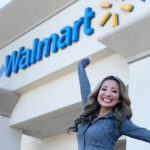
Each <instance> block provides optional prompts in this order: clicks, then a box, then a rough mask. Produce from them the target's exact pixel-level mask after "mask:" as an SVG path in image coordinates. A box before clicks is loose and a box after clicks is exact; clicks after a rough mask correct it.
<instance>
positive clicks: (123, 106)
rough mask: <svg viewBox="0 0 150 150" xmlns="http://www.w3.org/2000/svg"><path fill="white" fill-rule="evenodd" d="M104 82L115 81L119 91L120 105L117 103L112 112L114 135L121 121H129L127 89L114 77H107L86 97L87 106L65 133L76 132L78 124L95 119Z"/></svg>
mask: <svg viewBox="0 0 150 150" xmlns="http://www.w3.org/2000/svg"><path fill="white" fill-rule="evenodd" d="M106 80H113V81H116V82H117V83H118V85H119V91H120V97H119V99H120V101H121V102H120V103H118V104H117V105H116V106H115V107H114V108H113V111H112V117H113V118H114V120H115V133H118V132H119V130H120V128H121V124H122V121H123V119H125V118H127V119H131V117H132V110H131V107H130V105H131V102H130V99H129V96H128V94H127V89H126V87H125V85H124V83H123V82H122V81H121V79H119V78H118V77H115V76H107V77H105V78H104V79H103V80H102V81H101V82H100V83H99V84H98V85H97V87H96V88H95V90H94V91H93V92H92V93H91V94H90V95H89V96H88V100H89V104H87V105H85V107H84V111H83V113H82V114H81V115H80V116H79V117H78V118H76V119H75V120H74V122H73V125H72V126H70V127H69V128H68V129H67V132H68V133H69V132H77V130H78V127H79V125H80V124H82V123H85V122H91V121H92V119H93V117H95V114H96V113H99V111H100V108H101V107H100V104H99V103H98V100H97V97H98V93H99V90H100V88H101V86H102V84H103V83H104V81H106Z"/></svg>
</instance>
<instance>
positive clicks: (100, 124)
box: [77, 58, 150, 150]
mask: <svg viewBox="0 0 150 150" xmlns="http://www.w3.org/2000/svg"><path fill="white" fill-rule="evenodd" d="M89 63H90V60H89V58H85V59H82V60H81V61H80V63H79V64H78V76H79V82H80V90H81V97H82V103H83V106H84V105H86V104H87V103H88V98H87V97H88V95H89V94H90V92H91V88H90V83H89V80H88V77H87V74H86V71H85V68H86V66H87V65H88V64H89ZM114 130H115V127H114V119H113V117H112V113H108V114H106V115H104V116H102V117H101V118H99V119H97V120H96V121H95V122H94V123H93V124H91V123H90V122H86V123H84V124H81V125H80V126H79V128H78V131H77V141H78V150H113V147H114V145H115V143H116V141H117V140H118V138H119V137H120V136H121V135H126V136H129V137H132V138H135V139H139V140H143V141H146V142H150V131H149V130H147V129H145V128H141V127H138V126H136V125H135V124H133V123H132V122H131V121H130V120H128V119H124V120H123V122H122V126H121V130H120V131H119V134H115V133H114Z"/></svg>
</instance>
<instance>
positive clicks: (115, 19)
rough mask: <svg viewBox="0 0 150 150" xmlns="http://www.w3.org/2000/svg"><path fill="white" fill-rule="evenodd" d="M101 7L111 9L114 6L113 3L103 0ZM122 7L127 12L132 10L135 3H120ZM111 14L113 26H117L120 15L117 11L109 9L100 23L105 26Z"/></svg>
mask: <svg viewBox="0 0 150 150" xmlns="http://www.w3.org/2000/svg"><path fill="white" fill-rule="evenodd" d="M100 7H101V8H103V9H110V8H111V7H112V4H111V3H109V2H106V1H101V2H100ZM120 9H121V10H122V11H125V12H132V10H133V5H132V4H120ZM110 16H112V20H111V26H112V28H115V27H116V26H118V21H119V18H118V16H119V15H118V14H117V13H111V12H109V11H107V12H106V13H105V15H104V16H103V17H102V18H101V19H100V20H99V25H100V26H104V25H105V23H106V22H107V20H108V19H109V18H110Z"/></svg>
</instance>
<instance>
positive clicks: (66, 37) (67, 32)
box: [57, 26, 72, 49]
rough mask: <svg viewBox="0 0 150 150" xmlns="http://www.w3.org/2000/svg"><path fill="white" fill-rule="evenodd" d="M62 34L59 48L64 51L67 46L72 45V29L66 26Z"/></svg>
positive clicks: (58, 44)
mask: <svg viewBox="0 0 150 150" xmlns="http://www.w3.org/2000/svg"><path fill="white" fill-rule="evenodd" d="M60 32H61V33H62V34H63V35H62V36H61V37H60V38H59V40H58V43H57V46H58V48H61V49H64V48H65V47H66V46H67V45H71V44H72V38H71V37H72V27H70V26H65V27H64V28H62V29H61V31H60Z"/></svg>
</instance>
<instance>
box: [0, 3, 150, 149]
mask: <svg viewBox="0 0 150 150" xmlns="http://www.w3.org/2000/svg"><path fill="white" fill-rule="evenodd" d="M100 2H101V1H97V0H94V1H89V0H79V1H77V2H75V3H73V4H72V5H70V6H69V7H67V8H66V9H64V10H62V11H60V12H59V13H57V14H56V15H54V16H53V17H51V18H49V19H48V20H46V21H45V22H43V23H42V24H40V25H39V26H37V27H36V28H33V29H32V30H31V31H29V32H27V33H26V34H24V35H22V36H21V37H19V38H18V39H16V40H15V41H13V42H12V43H10V44H8V45H7V46H5V47H4V48H2V49H1V51H0V60H1V61H0V87H1V89H0V94H1V95H2V96H1V97H2V99H1V100H0V103H1V108H0V111H1V115H0V118H1V119H0V121H1V122H2V124H1V129H4V130H3V132H2V133H1V134H0V139H2V140H3V141H4V142H3V144H1V145H0V147H2V148H3V149H7V150H10V149H11V150H12V149H13V150H20V149H21V150H25V149H28V150H43V149H44V150H48V149H52V150H59V149H65V150H70V149H72V150H76V149H77V142H76V135H75V134H71V135H70V136H69V135H68V134H67V133H66V129H67V127H68V126H69V125H70V124H71V122H72V120H73V119H74V118H75V117H76V116H78V115H79V113H80V112H81V111H82V104H81V96H80V90H79V83H78V76H77V70H76V66H77V63H78V62H79V61H80V60H81V59H82V58H84V57H87V56H89V55H90V56H92V57H93V61H92V63H91V64H90V66H89V67H88V68H87V73H88V77H89V79H90V82H91V86H92V90H93V89H94V87H95V86H96V85H97V83H98V82H99V81H100V80H101V79H102V78H103V77H105V76H107V75H110V74H112V75H115V76H118V77H120V78H121V79H122V80H123V81H124V83H125V84H126V86H128V89H129V96H130V98H131V101H132V109H133V119H132V120H133V121H134V122H135V123H136V124H138V125H139V126H144V127H146V128H148V129H150V125H149V124H150V121H149V119H147V118H148V117H149V115H148V114H149V112H150V110H149V105H150V100H149V99H148V93H149V89H150V87H149V85H150V84H149V83H150V79H149V74H150V69H149V67H148V66H149V65H150V58H149V54H150V50H149V49H150V42H149V39H150V34H149V24H150V17H149V14H150V10H149V7H148V6H149V5H150V2H149V1H142V0H132V1H131V0H126V1H121V0H105V2H108V3H110V4H111V6H109V5H105V3H102V4H101V5H99V3H100ZM103 2H104V1H103ZM108 3H107V4H108ZM122 4H126V5H125V6H120V5H122ZM145 83H147V84H145ZM30 136H32V137H30ZM8 140H9V141H10V142H11V144H10V145H8V144H7V143H6V141H8ZM134 148H136V149H139V150H140V149H141V148H144V149H145V150H146V149H148V148H150V145H149V144H147V143H145V142H141V141H137V140H134V139H130V138H128V137H122V138H121V139H120V140H119V141H118V143H117V144H116V148H115V149H116V150H119V149H120V150H125V149H126V150H131V149H134Z"/></svg>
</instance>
